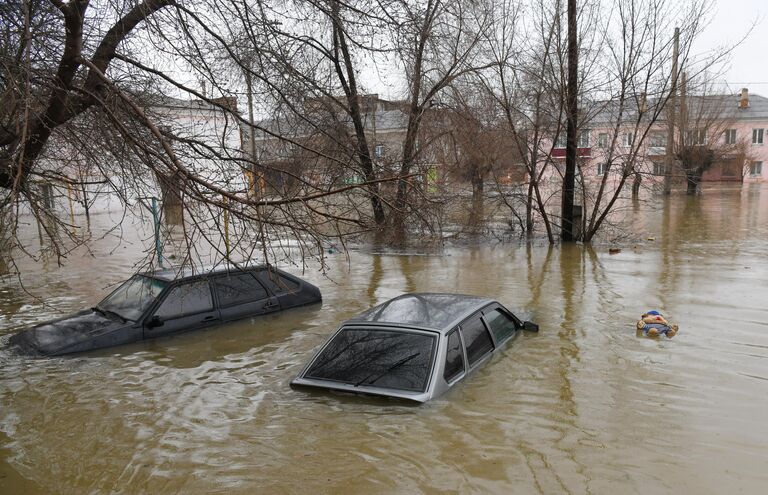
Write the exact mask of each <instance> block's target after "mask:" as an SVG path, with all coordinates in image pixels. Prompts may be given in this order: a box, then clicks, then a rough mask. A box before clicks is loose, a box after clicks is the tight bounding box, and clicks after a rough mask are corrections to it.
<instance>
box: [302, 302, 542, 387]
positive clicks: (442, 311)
mask: <svg viewBox="0 0 768 495" xmlns="http://www.w3.org/2000/svg"><path fill="white" fill-rule="evenodd" d="M521 330H529V331H538V325H536V324H535V323H532V322H529V321H526V322H523V321H521V320H519V319H518V318H517V317H516V316H515V315H513V314H512V313H511V312H510V311H509V310H507V309H506V308H505V307H504V306H502V305H501V304H499V303H498V302H496V301H494V300H493V299H487V298H484V297H478V296H466V295H458V294H426V293H422V294H420V293H414V294H404V295H402V296H399V297H396V298H394V299H391V300H389V301H387V302H385V303H383V304H380V305H378V306H376V307H374V308H372V309H369V310H368V311H366V312H364V313H362V314H360V315H358V316H356V317H354V318H352V319H350V320H348V321H346V322H344V323H343V324H342V325H341V327H340V328H339V329H338V330H337V331H336V332H334V333H333V335H331V337H330V338H329V339H328V341H327V342H326V343H325V344H324V345H323V346H322V347H321V348H320V350H319V351H318V352H317V354H315V356H314V357H313V358H312V360H311V361H310V362H309V364H308V365H307V366H306V367H305V368H304V369H303V370H302V372H301V373H300V374H299V376H298V377H296V378H295V379H294V380H293V381H292V382H291V385H292V386H308V387H319V388H326V389H332V390H340V391H345V392H352V393H363V394H372V395H382V396H388V397H396V398H400V399H407V400H412V401H416V402H426V401H428V400H429V399H432V398H435V397H438V396H439V395H441V394H443V393H444V392H445V391H447V390H448V389H450V388H451V387H453V386H454V385H455V384H456V383H458V382H459V381H461V380H462V379H463V378H464V377H465V376H467V375H468V374H469V373H470V372H472V371H473V370H475V369H477V368H478V367H479V366H482V365H483V363H485V362H486V361H487V360H488V359H489V358H490V356H491V355H492V354H493V352H494V351H495V350H497V349H499V348H501V347H502V346H504V344H505V343H506V342H508V341H509V340H510V339H512V337H514V336H515V335H517V333H518V332H519V331H521Z"/></svg>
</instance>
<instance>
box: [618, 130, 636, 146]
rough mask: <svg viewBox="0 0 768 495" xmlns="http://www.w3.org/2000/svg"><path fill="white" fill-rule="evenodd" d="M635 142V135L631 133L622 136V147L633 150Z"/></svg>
mask: <svg viewBox="0 0 768 495" xmlns="http://www.w3.org/2000/svg"><path fill="white" fill-rule="evenodd" d="M634 142H635V135H634V134H633V133H631V132H625V133H624V134H622V136H621V145H622V146H623V147H625V148H631V147H632V145H633V144H634Z"/></svg>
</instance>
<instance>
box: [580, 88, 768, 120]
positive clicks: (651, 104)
mask: <svg viewBox="0 0 768 495" xmlns="http://www.w3.org/2000/svg"><path fill="white" fill-rule="evenodd" d="M686 100H687V106H688V109H689V112H690V113H692V114H695V113H697V112H699V113H705V114H706V117H707V118H710V119H723V120H735V121H739V120H768V98H766V97H764V96H760V95H758V94H750V95H749V106H748V107H747V108H739V95H738V94H735V95H733V94H727V95H705V96H701V95H690V96H688V97H687V99H686ZM640 104H641V100H640V98H637V99H632V98H629V99H628V100H627V101H626V102H625V106H624V109H623V114H622V121H624V122H634V121H636V119H637V114H638V109H639V106H640ZM658 104H659V100H658V99H651V98H649V99H648V100H647V102H646V105H647V107H648V114H646V115H650V114H652V113H653V111H654V108H656V107H657V106H658ZM582 106H584V107H585V110H584V117H583V118H584V120H585V123H586V125H596V124H605V123H615V122H616V116H617V115H618V113H619V102H618V101H616V100H607V101H597V102H593V103H586V104H582ZM666 117H667V116H666V113H665V112H664V111H663V110H662V111H660V113H659V115H658V118H657V119H656V120H657V121H658V122H665V121H666Z"/></svg>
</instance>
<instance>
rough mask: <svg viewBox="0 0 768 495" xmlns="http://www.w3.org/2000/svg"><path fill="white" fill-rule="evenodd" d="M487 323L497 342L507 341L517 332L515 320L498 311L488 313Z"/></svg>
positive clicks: (486, 316)
mask: <svg viewBox="0 0 768 495" xmlns="http://www.w3.org/2000/svg"><path fill="white" fill-rule="evenodd" d="M485 321H486V322H487V323H488V327H489V328H490V329H491V332H493V336H494V337H496V342H503V341H505V340H507V339H508V338H509V337H510V336H511V335H512V334H514V333H515V330H517V323H516V322H515V320H513V319H512V318H510V317H509V316H507V315H506V314H504V313H502V312H501V311H500V310H498V309H494V310H493V311H490V312H488V313H486V315H485Z"/></svg>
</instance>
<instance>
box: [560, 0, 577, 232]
mask: <svg viewBox="0 0 768 495" xmlns="http://www.w3.org/2000/svg"><path fill="white" fill-rule="evenodd" d="M576 34H577V33H576V0H568V87H567V88H566V107H567V108H566V112H565V113H566V115H567V118H568V122H567V124H568V125H567V129H566V138H567V143H566V145H565V177H563V199H562V209H561V217H562V220H561V222H562V227H561V232H560V238H561V239H562V240H563V242H573V241H574V240H576V239H574V235H573V196H574V189H575V183H576V154H577V148H576V130H577V128H578V125H577V124H578V123H577V117H578V111H579V106H578V75H579V52H578V45H577V43H576V41H577V40H576Z"/></svg>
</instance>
